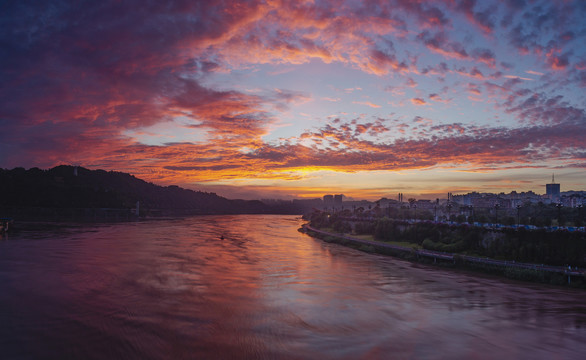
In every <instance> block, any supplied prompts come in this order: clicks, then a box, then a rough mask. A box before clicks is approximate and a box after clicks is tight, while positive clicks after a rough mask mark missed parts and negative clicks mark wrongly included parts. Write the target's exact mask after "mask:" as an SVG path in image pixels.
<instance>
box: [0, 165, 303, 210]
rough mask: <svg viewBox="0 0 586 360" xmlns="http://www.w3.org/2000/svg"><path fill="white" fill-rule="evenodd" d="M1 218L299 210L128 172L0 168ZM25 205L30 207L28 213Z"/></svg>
mask: <svg viewBox="0 0 586 360" xmlns="http://www.w3.org/2000/svg"><path fill="white" fill-rule="evenodd" d="M0 188H1V189H2V197H1V198H0V211H1V212H2V213H4V214H0V216H11V213H10V212H11V211H15V212H16V211H18V213H19V214H24V215H26V214H27V212H28V213H34V211H32V209H36V208H56V209H64V208H110V209H129V210H130V209H133V208H135V207H136V203H137V201H139V202H140V209H141V214H155V215H156V214H252V213H264V214H266V213H289V214H300V213H301V212H302V210H301V209H296V208H295V207H293V206H289V207H287V206H282V204H281V206H280V207H279V208H273V207H272V206H270V205H267V204H265V203H263V202H261V201H258V200H229V199H226V198H224V197H221V196H218V195H217V194H215V193H208V192H202V191H193V190H188V189H183V188H180V187H178V186H166V187H165V186H158V185H155V184H152V183H149V182H146V181H144V180H141V179H138V178H136V177H134V176H132V175H130V174H126V173H122V172H115V171H104V170H88V169H85V168H82V167H77V168H74V167H73V166H66V165H61V166H57V167H55V168H52V169H49V170H41V169H38V168H32V169H29V170H26V169H24V168H15V169H12V170H6V169H0ZM27 209H31V210H30V211H27Z"/></svg>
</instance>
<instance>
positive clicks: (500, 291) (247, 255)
mask: <svg viewBox="0 0 586 360" xmlns="http://www.w3.org/2000/svg"><path fill="white" fill-rule="evenodd" d="M300 223H301V222H300V220H299V219H297V218H295V217H291V216H206V217H195V218H190V219H184V220H167V221H157V222H144V223H130V224H115V225H103V226H82V227H80V226H66V227H62V228H58V229H52V230H51V231H31V232H22V233H20V234H15V235H14V236H11V237H10V239H6V240H4V241H2V242H0V283H1V284H2V290H3V291H2V292H0V309H2V310H3V311H2V312H1V313H0V314H1V315H0V322H1V323H2V324H7V326H3V327H1V328H0V349H2V352H3V355H5V356H3V357H7V358H125V359H128V358H140V359H148V358H153V359H155V358H197V357H203V358H308V359H309V358H316V357H319V358H326V359H327V358H331V359H337V358H352V359H354V358H385V359H386V358H415V359H418V358H422V359H433V358H438V359H442V358H477V359H482V358H495V357H505V358H543V359H546V358H547V359H549V358H552V357H557V358H579V357H580V355H581V354H583V353H584V351H586V345H584V344H586V341H585V340H586V330H585V329H584V326H583V324H584V321H585V320H586V307H585V306H584V303H583V300H582V299H583V294H584V292H583V291H574V290H571V289H562V288H555V287H547V286H541V285H532V284H520V283H516V282H510V281H507V280H502V279H495V278H491V277H486V276H482V275H478V274H475V275H474V276H471V275H467V274H464V273H461V272H454V271H449V270H442V269H439V268H433V267H425V266H421V265H416V264H410V263H407V262H403V261H400V260H397V259H393V258H388V257H383V256H378V255H372V254H366V253H362V252H358V251H356V250H353V249H349V248H345V247H341V246H339V245H335V244H328V243H325V242H322V241H320V240H315V239H312V238H310V237H307V236H305V235H303V234H300V233H298V232H297V228H298V227H299V225H300ZM222 235H223V236H224V239H223V240H222V239H220V236H222Z"/></svg>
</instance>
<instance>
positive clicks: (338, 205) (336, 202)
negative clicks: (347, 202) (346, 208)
mask: <svg viewBox="0 0 586 360" xmlns="http://www.w3.org/2000/svg"><path fill="white" fill-rule="evenodd" d="M334 208H335V209H336V210H340V209H342V195H334Z"/></svg>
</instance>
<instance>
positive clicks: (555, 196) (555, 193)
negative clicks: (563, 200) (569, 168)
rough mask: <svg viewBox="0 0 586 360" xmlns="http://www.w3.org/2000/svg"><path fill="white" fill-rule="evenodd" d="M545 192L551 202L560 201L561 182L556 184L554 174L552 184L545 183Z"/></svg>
mask: <svg viewBox="0 0 586 360" xmlns="http://www.w3.org/2000/svg"><path fill="white" fill-rule="evenodd" d="M545 194H546V195H547V197H548V198H549V199H550V200H551V202H559V201H560V184H556V182H555V178H554V175H551V184H545Z"/></svg>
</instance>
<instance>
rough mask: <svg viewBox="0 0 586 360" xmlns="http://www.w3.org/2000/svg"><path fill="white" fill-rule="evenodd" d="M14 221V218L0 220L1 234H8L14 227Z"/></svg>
mask: <svg viewBox="0 0 586 360" xmlns="http://www.w3.org/2000/svg"><path fill="white" fill-rule="evenodd" d="M12 224H14V220H13V219H12V218H0V234H4V233H5V232H8V229H9V228H10V227H12Z"/></svg>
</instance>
